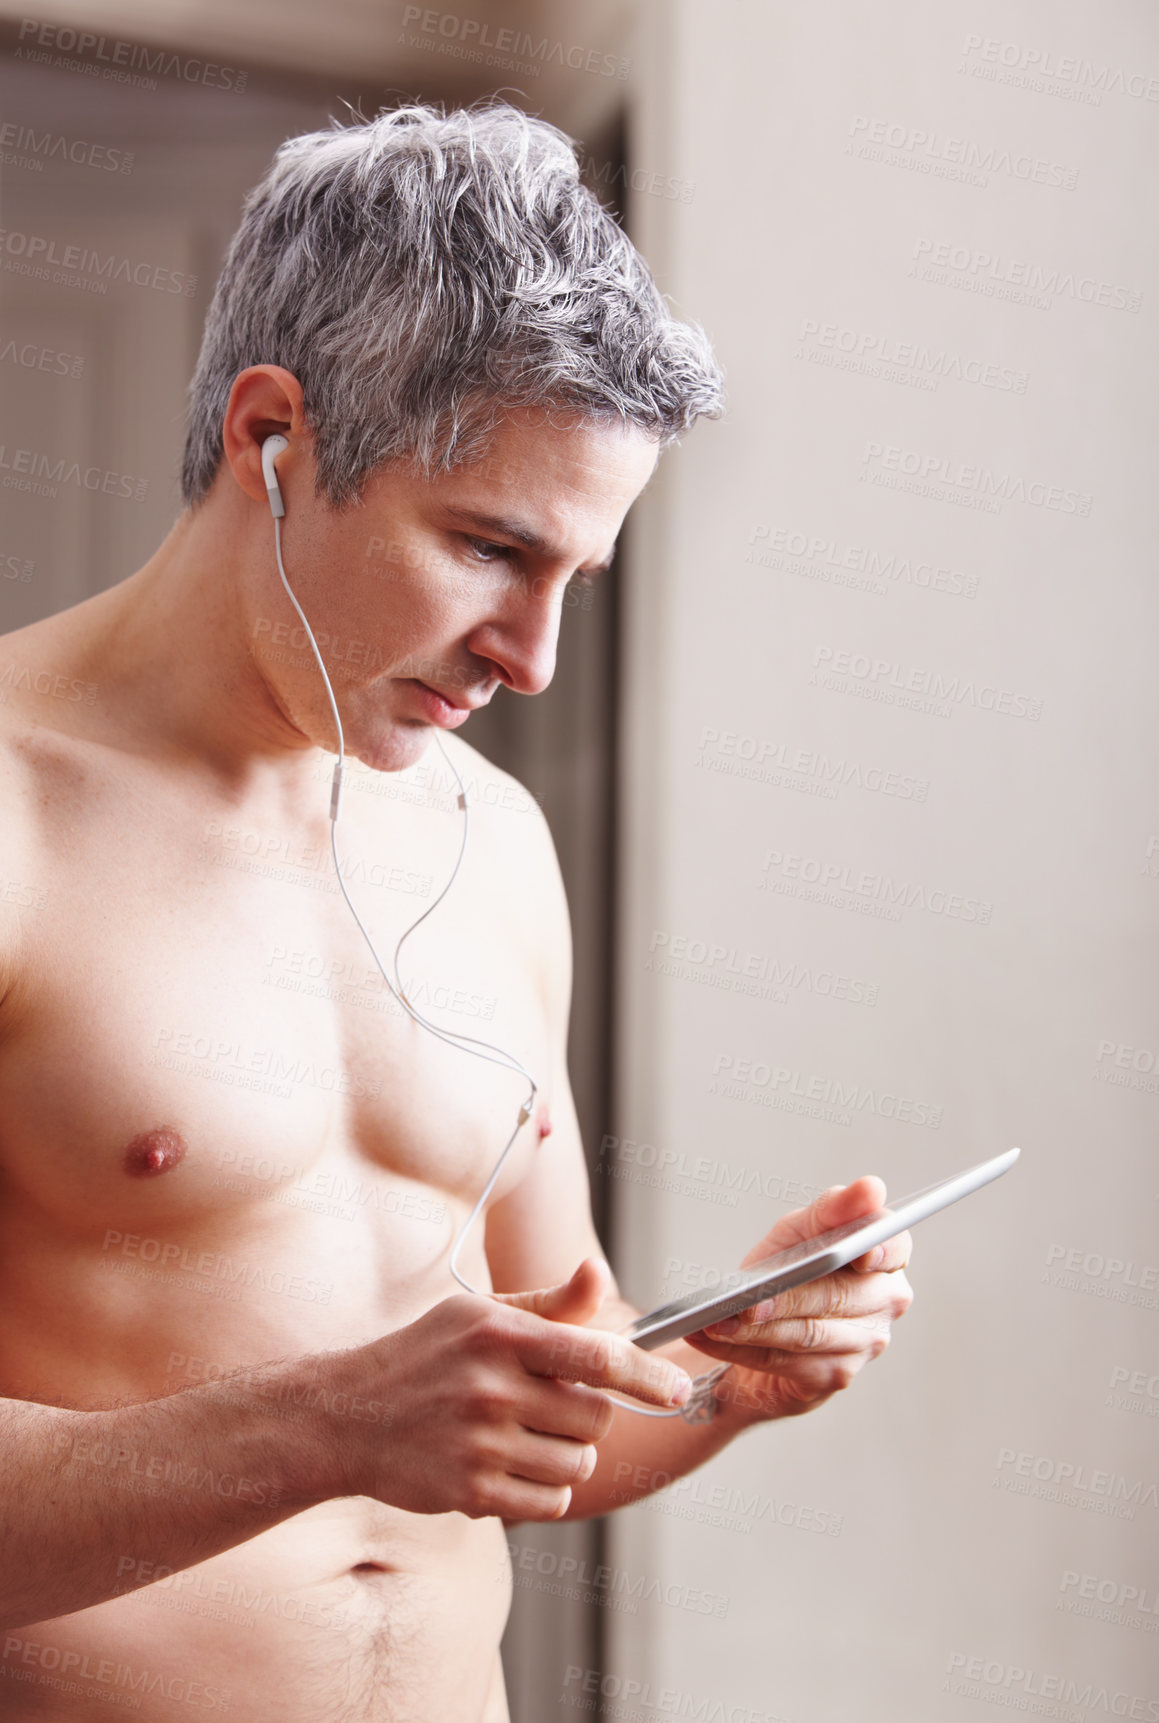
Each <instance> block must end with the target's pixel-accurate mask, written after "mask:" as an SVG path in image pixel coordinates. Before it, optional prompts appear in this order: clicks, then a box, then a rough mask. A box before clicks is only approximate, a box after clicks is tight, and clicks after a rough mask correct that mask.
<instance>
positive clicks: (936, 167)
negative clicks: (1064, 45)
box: [846, 114, 1079, 191]
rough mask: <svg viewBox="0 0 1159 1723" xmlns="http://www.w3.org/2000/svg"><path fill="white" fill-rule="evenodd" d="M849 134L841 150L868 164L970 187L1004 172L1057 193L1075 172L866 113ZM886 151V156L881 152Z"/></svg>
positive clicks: (1069, 186) (1070, 184)
mask: <svg viewBox="0 0 1159 1723" xmlns="http://www.w3.org/2000/svg"><path fill="white" fill-rule="evenodd" d="M849 136H850V139H851V140H852V144H851V145H847V146H846V147H847V150H849V151H852V150H853V149H856V150H857V153H859V154H861V155H863V156H865V157H866V159H868V160H871V161H885V162H886V163H887V164H889V165H897V166H904V167H909V168H913V169H915V170H916V171H918V172H921V173H933V174H935V175H936V176H938V177H944V178H953V179H961V178H964V179H966V180H967V181H968V182H969V183H971V184H976V185H981V186H986V185H988V184H989V183H990V182H989V180H988V178H987V175H989V174H1004V175H1005V176H1006V177H1007V178H1008V179H1020V180H1025V181H1026V182H1027V183H1028V184H1031V185H1045V186H1056V187H1058V188H1059V189H1060V190H1063V191H1073V190H1074V188H1075V186H1076V185H1077V184H1078V177H1079V175H1078V169H1077V168H1074V167H1066V166H1065V165H1064V164H1063V163H1062V162H1053V161H1049V160H1047V159H1046V158H1045V157H1043V156H1029V155H1019V154H1017V153H1016V152H1015V153H1012V152H1011V151H1010V150H1004V149H999V148H997V147H996V145H994V144H988V145H984V144H979V143H975V142H974V140H973V139H971V138H954V137H948V136H946V134H945V133H943V132H939V131H937V130H933V131H930V130H928V129H927V128H926V127H924V126H907V125H906V124H905V123H904V121H901V120H874V119H870V118H869V117H868V115H866V114H857V115H856V116H855V117H854V119H853V122H852V124H851V125H850V127H849ZM866 146H869V148H868V150H867V147H866ZM887 150H888V151H889V152H890V154H889V155H886V154H885V153H884V152H885V151H887ZM869 151H874V152H875V153H873V154H870V153H869ZM954 170H963V171H959V172H955V171H954Z"/></svg>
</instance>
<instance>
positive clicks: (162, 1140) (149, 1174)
mask: <svg viewBox="0 0 1159 1723" xmlns="http://www.w3.org/2000/svg"><path fill="white" fill-rule="evenodd" d="M184 1159H185V1142H184V1139H183V1138H182V1136H181V1135H180V1133H179V1132H177V1131H175V1130H173V1129H172V1127H171V1126H169V1125H162V1126H161V1127H160V1128H159V1129H158V1130H155V1131H144V1132H142V1134H141V1135H140V1136H139V1137H134V1138H133V1140H132V1142H131V1143H130V1144H129V1146H128V1148H127V1149H126V1150H125V1162H124V1165H125V1171H126V1172H127V1173H128V1175H129V1177H130V1178H132V1179H151V1178H153V1177H155V1176H156V1175H157V1174H158V1173H168V1172H171V1171H172V1170H173V1168H174V1167H175V1166H176V1165H177V1163H178V1162H179V1161H183V1160H184Z"/></svg>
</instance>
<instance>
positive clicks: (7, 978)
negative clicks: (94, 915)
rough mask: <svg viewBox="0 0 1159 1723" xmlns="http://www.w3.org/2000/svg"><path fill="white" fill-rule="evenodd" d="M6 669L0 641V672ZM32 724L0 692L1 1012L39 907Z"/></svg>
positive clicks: (25, 715) (39, 889) (15, 705)
mask: <svg viewBox="0 0 1159 1723" xmlns="http://www.w3.org/2000/svg"><path fill="white" fill-rule="evenodd" d="M4 663H5V659H4V657H3V639H2V637H0V670H2V667H3V665H4ZM33 730H34V724H33V721H32V720H31V719H30V718H29V717H28V716H27V714H26V713H25V712H24V711H23V710H22V709H21V707H20V706H19V704H17V703H16V702H15V701H13V700H11V699H9V698H8V697H7V696H6V694H5V690H4V688H3V686H0V1007H2V1005H3V1002H4V1000H5V999H6V998H7V997H8V995H9V994H10V992H11V990H12V987H13V985H14V983H15V981H16V978H17V975H18V973H19V970H20V951H21V947H22V940H23V932H24V916H25V914H26V913H27V912H29V911H31V910H36V909H39V908H41V907H42V900H43V897H44V891H43V887H42V885H41V883H40V882H39V880H38V878H37V874H38V871H39V870H38V868H37V867H36V855H37V845H36V843H35V841H34V823H35V812H36V797H37V794H38V787H37V773H36V769H35V763H34V754H33V751H32V750H31V748H30V742H31V740H32V732H33Z"/></svg>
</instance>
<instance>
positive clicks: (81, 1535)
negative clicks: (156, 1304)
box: [0, 1366, 320, 1628]
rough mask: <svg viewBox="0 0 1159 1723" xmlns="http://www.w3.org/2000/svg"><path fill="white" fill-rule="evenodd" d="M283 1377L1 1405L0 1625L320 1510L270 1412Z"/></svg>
mask: <svg viewBox="0 0 1159 1723" xmlns="http://www.w3.org/2000/svg"><path fill="white" fill-rule="evenodd" d="M284 1374H285V1367H284V1366H273V1367H272V1368H271V1369H269V1370H266V1371H260V1372H257V1371H255V1372H252V1373H251V1375H252V1377H254V1378H260V1379H261V1380H260V1381H257V1382H256V1383H255V1385H254V1387H252V1388H251V1390H250V1391H249V1392H248V1393H247V1394H245V1395H239V1394H238V1393H237V1392H236V1389H234V1388H232V1387H231V1385H230V1383H229V1382H228V1381H221V1382H214V1383H210V1384H206V1385H205V1386H204V1387H197V1388H190V1389H187V1390H185V1391H183V1392H182V1393H180V1394H176V1395H173V1396H172V1397H171V1398H169V1399H164V1400H148V1401H145V1402H143V1403H141V1404H139V1405H135V1406H120V1407H117V1408H116V1409H115V1410H111V1411H98V1412H76V1411H70V1410H66V1409H64V1408H61V1407H57V1406H43V1405H37V1404H33V1403H31V1402H29V1401H22V1400H0V1452H3V1455H4V1465H3V1474H2V1478H0V1525H2V1526H3V1532H2V1534H0V1628H10V1627H23V1626H26V1625H27V1624H28V1623H29V1622H33V1621H42V1620H44V1619H45V1618H47V1617H53V1616H58V1615H68V1614H71V1613H72V1612H73V1611H74V1610H78V1609H85V1608H88V1607H89V1606H90V1605H91V1604H95V1603H102V1602H104V1601H105V1600H106V1599H108V1598H111V1597H116V1596H118V1595H119V1594H120V1593H121V1592H123V1591H135V1590H137V1589H138V1587H140V1586H142V1585H147V1584H149V1583H150V1581H151V1580H153V1579H156V1578H158V1577H164V1576H165V1575H166V1573H174V1572H179V1571H180V1570H181V1569H183V1568H187V1567H192V1566H193V1564H194V1563H195V1562H199V1561H205V1560H207V1559H208V1558H209V1557H210V1556H214V1555H219V1554H220V1553H221V1551H222V1550H227V1549H232V1548H233V1546H234V1545H235V1544H239V1543H244V1542H245V1541H246V1539H248V1538H251V1537H255V1536H256V1535H257V1533H258V1532H262V1531H265V1530H266V1529H267V1528H268V1527H270V1526H273V1525H277V1524H278V1522H279V1521H280V1520H284V1519H288V1518H289V1517H290V1516H291V1515H292V1514H295V1513H298V1512H299V1511H300V1510H301V1509H303V1508H305V1507H308V1506H310V1505H312V1503H313V1502H314V1501H316V1500H318V1499H320V1498H319V1497H318V1496H317V1495H315V1494H313V1493H312V1492H311V1491H310V1489H309V1488H308V1487H307V1486H306V1484H305V1478H306V1475H307V1470H308V1468H307V1467H306V1466H304V1465H303V1463H302V1459H303V1456H302V1454H301V1453H300V1452H299V1451H298V1450H299V1449H300V1446H301V1442H300V1438H299V1439H295V1437H293V1436H291V1437H287V1434H286V1429H287V1427H286V1424H285V1422H284V1420H281V1419H278V1418H277V1417H276V1415H275V1414H276V1410H277V1395H278V1393H279V1392H280V1391H281V1390H282V1388H283V1387H284V1383H283V1382H282V1381H281V1377H282V1376H284ZM158 1570H160V1572H159V1573H158Z"/></svg>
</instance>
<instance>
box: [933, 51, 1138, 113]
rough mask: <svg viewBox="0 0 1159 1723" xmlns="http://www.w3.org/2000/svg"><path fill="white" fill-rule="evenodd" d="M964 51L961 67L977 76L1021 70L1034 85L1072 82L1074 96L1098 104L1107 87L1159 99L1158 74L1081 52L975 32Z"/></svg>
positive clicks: (1026, 79) (1022, 74)
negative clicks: (1101, 60)
mask: <svg viewBox="0 0 1159 1723" xmlns="http://www.w3.org/2000/svg"><path fill="white" fill-rule="evenodd" d="M962 52H963V54H964V55H965V56H966V58H965V60H964V61H963V64H962V66H961V68H960V70H962V71H966V72H969V73H972V74H973V75H974V76H985V75H986V74H987V73H988V74H989V75H990V77H992V78H996V77H997V74H998V73H999V72H1000V71H1001V72H1007V73H1014V74H1021V77H1020V78H1019V81H1020V82H1026V83H1028V84H1029V85H1030V87H1031V88H1032V89H1034V88H1038V87H1040V85H1042V84H1044V83H1046V82H1048V81H1057V82H1058V83H1059V84H1064V85H1065V84H1069V85H1071V86H1073V89H1072V91H1071V93H1072V94H1073V96H1074V97H1076V98H1078V99H1085V100H1087V101H1089V102H1090V103H1091V105H1092V106H1095V107H1097V106H1098V105H1099V102H1100V99H1101V96H1102V92H1103V91H1104V90H1106V91H1109V92H1110V93H1112V94H1115V93H1117V94H1119V95H1123V96H1133V97H1134V98H1135V99H1136V100H1137V101H1144V102H1159V77H1154V76H1151V77H1148V76H1147V75H1146V74H1145V73H1143V72H1138V71H1130V72H1129V71H1127V70H1126V68H1125V67H1123V66H1112V65H1109V64H1104V65H1099V64H1098V63H1097V62H1096V61H1094V60H1084V59H1083V58H1082V57H1081V56H1080V55H1078V54H1058V53H1056V52H1055V51H1054V49H1053V48H1032V47H1029V46H1028V45H1027V44H1026V43H1025V42H1002V41H999V39H998V37H997V36H975V35H969V36H967V37H966V40H965V42H964V43H963V46H962ZM1002 81H1006V80H1002ZM1051 93H1053V92H1051Z"/></svg>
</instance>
